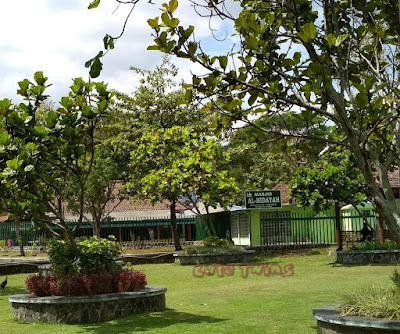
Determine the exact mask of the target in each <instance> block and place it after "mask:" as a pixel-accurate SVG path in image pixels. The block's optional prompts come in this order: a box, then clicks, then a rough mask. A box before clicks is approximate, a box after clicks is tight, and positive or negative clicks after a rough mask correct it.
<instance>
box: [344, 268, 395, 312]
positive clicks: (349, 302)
mask: <svg viewBox="0 0 400 334" xmlns="http://www.w3.org/2000/svg"><path fill="white" fill-rule="evenodd" d="M390 278H391V280H392V282H393V284H394V287H392V288H385V287H381V286H372V287H366V288H363V289H358V290H355V291H351V292H348V293H347V294H345V295H344V296H342V298H341V300H340V302H339V303H338V306H337V311H339V312H340V313H341V314H342V315H358V316H363V317H373V318H385V319H389V320H391V319H396V320H400V274H399V272H398V271H397V269H396V270H394V271H393V274H392V276H391V277H390Z"/></svg>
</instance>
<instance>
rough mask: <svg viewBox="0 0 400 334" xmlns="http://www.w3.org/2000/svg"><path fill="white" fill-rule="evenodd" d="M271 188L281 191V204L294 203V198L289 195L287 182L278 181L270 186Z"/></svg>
mask: <svg viewBox="0 0 400 334" xmlns="http://www.w3.org/2000/svg"><path fill="white" fill-rule="evenodd" d="M272 190H280V191H281V201H282V204H294V203H295V202H294V200H293V199H291V198H290V197H289V193H290V189H289V185H288V184H283V183H280V184H278V185H276V186H275V187H273V188H272Z"/></svg>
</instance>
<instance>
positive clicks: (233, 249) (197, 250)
mask: <svg viewBox="0 0 400 334" xmlns="http://www.w3.org/2000/svg"><path fill="white" fill-rule="evenodd" d="M244 251H245V250H244V249H243V247H241V246H234V245H229V246H228V247H205V246H189V247H186V248H185V249H184V250H183V251H182V254H188V255H191V254H215V253H238V252H244Z"/></svg>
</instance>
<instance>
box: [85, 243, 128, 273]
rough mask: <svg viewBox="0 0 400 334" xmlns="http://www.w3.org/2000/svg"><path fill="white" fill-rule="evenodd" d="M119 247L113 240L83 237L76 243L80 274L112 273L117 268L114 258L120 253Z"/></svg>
mask: <svg viewBox="0 0 400 334" xmlns="http://www.w3.org/2000/svg"><path fill="white" fill-rule="evenodd" d="M121 252H122V251H121V247H120V246H119V244H118V243H117V242H115V240H107V239H98V238H97V237H92V238H83V239H80V240H79V242H78V243H77V253H78V255H77V256H78V259H77V265H78V267H79V271H80V274H81V275H93V274H100V273H110V272H111V273H114V272H116V270H117V268H118V267H117V265H116V263H115V258H116V257H117V256H118V255H120V254H121Z"/></svg>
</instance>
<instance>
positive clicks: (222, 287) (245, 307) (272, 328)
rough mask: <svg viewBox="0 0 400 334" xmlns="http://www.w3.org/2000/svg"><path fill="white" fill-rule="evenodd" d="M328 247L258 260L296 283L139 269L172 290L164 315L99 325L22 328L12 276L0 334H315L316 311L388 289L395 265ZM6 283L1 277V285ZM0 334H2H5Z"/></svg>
mask: <svg viewBox="0 0 400 334" xmlns="http://www.w3.org/2000/svg"><path fill="white" fill-rule="evenodd" d="M328 251H329V250H328V249H322V250H313V251H308V252H299V253H296V254H291V255H289V256H283V255H275V256H268V257H263V258H259V261H260V262H264V261H267V262H268V263H270V264H271V263H277V264H279V265H281V266H284V265H287V264H293V268H294V275H293V276H291V277H285V278H282V277H279V276H274V277H265V276H257V275H251V274H249V277H248V278H247V279H243V278H242V277H241V275H240V270H239V268H238V267H236V268H235V270H236V271H235V274H234V275H233V276H229V277H228V276H225V277H217V276H215V275H214V276H205V277H203V278H195V277H193V267H192V266H178V265H174V264H159V265H140V266H139V265H138V266H135V268H136V269H138V270H142V271H144V272H145V273H146V274H147V278H148V282H149V284H152V285H162V286H166V287H167V288H168V292H167V307H168V309H167V310H166V311H165V312H159V313H149V314H137V315H132V316H129V317H125V318H121V319H117V320H114V321H110V322H106V323H104V324H98V325H62V324H60V325H55V324H25V323H19V322H17V321H15V320H13V319H12V318H11V305H10V303H9V302H8V295H9V294H15V293H21V292H23V291H24V290H25V288H24V283H23V282H24V279H25V278H26V277H27V275H12V276H8V285H7V287H6V289H5V291H4V294H3V295H1V296H0V307H1V309H2V312H1V313H0V328H1V330H0V332H1V331H2V330H4V333H7V334H20V333H27V334H28V333H29V334H39V333H40V334H47V333H48V334H50V333H51V334H70V333H93V334H128V333H146V334H152V333H165V334H173V333H176V334H178V333H207V334H212V333H243V332H244V333H246V332H247V333H252V334H253V333H255V334H257V333H279V334H282V333H283V334H284V333H291V334H292V333H294V334H295V333H301V334H307V333H316V320H315V319H314V318H313V317H312V310H313V309H314V308H316V307H318V306H324V305H328V304H333V303H336V302H337V301H338V300H339V297H340V296H341V295H342V294H343V293H344V292H346V291H348V290H354V289H356V288H359V287H366V286H370V285H391V284H392V283H391V282H390V279H389V276H390V274H391V273H392V271H393V269H394V268H395V266H344V265H336V264H333V262H334V261H335V258H334V257H329V256H328V255H327V254H328ZM1 280H2V277H0V281H1ZM1 333H3V332H1Z"/></svg>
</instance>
